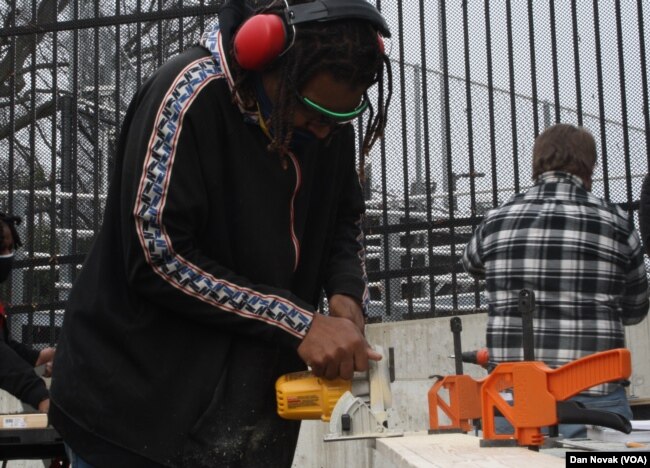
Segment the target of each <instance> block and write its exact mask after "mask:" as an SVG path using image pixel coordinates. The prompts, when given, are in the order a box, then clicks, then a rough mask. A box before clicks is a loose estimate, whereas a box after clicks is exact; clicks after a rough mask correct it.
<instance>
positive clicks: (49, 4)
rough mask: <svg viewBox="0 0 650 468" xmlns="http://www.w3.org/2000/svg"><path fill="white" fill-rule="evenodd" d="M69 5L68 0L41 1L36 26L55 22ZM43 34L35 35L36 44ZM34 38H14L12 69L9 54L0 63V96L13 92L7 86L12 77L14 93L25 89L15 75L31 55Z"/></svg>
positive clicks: (23, 82) (23, 84) (28, 36)
mask: <svg viewBox="0 0 650 468" xmlns="http://www.w3.org/2000/svg"><path fill="white" fill-rule="evenodd" d="M69 3H70V0H43V1H42V2H41V3H40V5H39V6H38V12H37V14H36V21H37V24H40V23H52V22H54V21H55V20H56V17H57V14H58V13H59V12H61V11H63V9H64V8H65V7H66V6H67V5H68V4H69ZM43 37H44V35H43V34H37V35H36V42H37V43H39V42H40V41H41V40H43ZM33 44H34V38H33V37H32V36H30V35H25V36H17V37H16V49H15V54H14V55H15V62H14V63H13V64H14V67H12V58H11V54H7V55H6V56H5V57H4V58H3V59H2V60H1V61H0V96H9V94H10V93H12V92H14V90H13V89H12V88H11V86H9V82H10V77H12V76H14V77H15V79H16V81H15V85H16V90H15V91H16V92H18V91H21V90H22V89H23V88H24V87H25V80H24V79H23V78H22V76H19V75H17V74H16V69H19V68H24V67H25V62H26V61H27V59H28V58H29V56H30V55H32V48H33Z"/></svg>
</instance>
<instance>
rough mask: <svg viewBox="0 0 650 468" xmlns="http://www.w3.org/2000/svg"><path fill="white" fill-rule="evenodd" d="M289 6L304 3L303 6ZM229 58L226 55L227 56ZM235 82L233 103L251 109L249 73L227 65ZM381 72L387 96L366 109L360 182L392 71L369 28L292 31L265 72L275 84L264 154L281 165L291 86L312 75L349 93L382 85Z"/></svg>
mask: <svg viewBox="0 0 650 468" xmlns="http://www.w3.org/2000/svg"><path fill="white" fill-rule="evenodd" d="M289 3H291V4H297V3H306V2H305V1H303V0H294V1H290V2H289ZM283 8H284V2H283V1H279V0H276V1H274V2H272V3H271V4H270V5H269V6H268V7H266V8H263V9H262V10H261V11H260V12H264V13H273V12H278V13H279V12H280V11H281V10H282V9H283ZM231 55H232V52H231ZM232 69H233V74H234V76H235V77H236V79H235V86H234V89H233V98H234V96H235V95H236V94H238V95H239V96H240V97H241V98H242V100H243V101H244V102H248V103H253V102H255V101H256V98H255V87H254V86H255V85H254V83H255V82H254V80H255V72H252V71H247V70H244V69H242V68H241V67H240V66H239V65H238V64H237V61H236V60H234V59H233V60H232ZM384 70H385V71H386V74H387V78H388V80H387V81H388V83H387V84H388V92H387V93H385V94H384V92H383V89H381V88H380V90H379V93H378V97H379V101H380V102H379V104H378V106H377V110H376V111H375V107H374V106H373V105H372V102H371V103H369V104H370V105H369V115H368V117H367V119H368V120H367V123H366V128H365V133H364V138H363V143H362V146H361V155H360V158H359V178H360V179H361V181H362V182H363V181H364V179H365V173H364V169H365V157H366V155H367V154H368V152H369V151H370V149H371V148H372V146H373V144H374V143H375V141H377V139H378V138H381V137H382V136H383V132H384V128H385V127H386V115H387V111H388V105H389V103H390V98H391V94H392V70H391V66H390V60H389V58H388V56H387V55H386V54H385V53H384V52H383V51H382V50H381V47H380V43H379V39H378V36H377V31H376V30H375V28H374V27H373V26H372V24H371V23H369V22H367V21H364V20H357V19H341V20H334V21H326V22H309V23H302V24H298V25H296V34H295V41H294V44H293V46H292V47H291V48H290V49H288V50H287V51H286V52H285V53H284V54H282V55H281V56H280V57H279V58H278V59H276V60H275V61H274V62H273V63H272V64H271V65H270V66H269V67H267V69H266V70H264V71H265V72H272V73H273V72H275V73H278V74H279V76H281V77H283V79H282V80H280V83H279V86H278V89H277V91H276V95H275V96H273V98H274V102H275V104H274V106H273V111H272V114H271V133H272V137H271V138H272V141H271V143H270V144H269V146H268V149H269V151H271V152H276V153H278V154H279V155H280V158H281V159H282V160H283V164H286V161H285V160H286V156H287V154H288V152H289V144H290V142H291V137H292V135H293V130H294V128H293V119H294V114H295V111H296V106H297V105H298V101H297V100H296V99H295V97H294V88H293V87H294V86H295V88H296V89H301V88H302V87H303V86H304V85H305V84H307V83H308V82H309V80H310V79H311V78H313V77H314V76H316V75H317V74H318V73H322V72H327V73H329V74H331V75H332V76H333V78H334V79H335V80H340V81H342V82H347V83H349V84H350V86H351V87H357V86H365V87H366V88H368V87H370V86H371V85H372V84H374V83H376V82H379V83H380V84H381V85H383V83H384V81H383V75H384Z"/></svg>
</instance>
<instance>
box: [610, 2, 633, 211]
mask: <svg viewBox="0 0 650 468" xmlns="http://www.w3.org/2000/svg"><path fill="white" fill-rule="evenodd" d="M614 5H615V6H616V38H617V46H618V47H617V48H618V68H619V74H620V80H619V82H620V84H621V122H622V123H623V156H624V157H623V160H624V161H625V187H626V189H627V203H628V205H627V211H628V214H629V216H630V220H631V219H632V214H633V210H632V168H631V163H630V129H629V125H628V116H627V92H626V83H625V54H624V52H623V25H622V24H621V3H620V2H614Z"/></svg>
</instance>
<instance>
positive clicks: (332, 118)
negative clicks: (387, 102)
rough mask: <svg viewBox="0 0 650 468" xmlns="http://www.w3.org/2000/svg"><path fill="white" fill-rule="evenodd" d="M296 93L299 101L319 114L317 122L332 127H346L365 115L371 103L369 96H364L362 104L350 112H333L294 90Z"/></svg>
mask: <svg viewBox="0 0 650 468" xmlns="http://www.w3.org/2000/svg"><path fill="white" fill-rule="evenodd" d="M294 93H295V95H296V97H297V98H298V101H299V102H300V103H302V105H304V106H305V107H306V108H307V109H309V110H311V111H315V112H316V113H317V114H318V118H317V119H316V120H317V122H318V123H319V124H321V125H327V126H330V127H333V126H337V125H344V124H346V123H349V122H352V121H353V120H354V119H356V118H357V117H359V116H360V115H361V114H363V113H364V112H365V111H366V109H368V106H369V105H370V104H369V101H368V96H367V94H365V93H364V94H363V98H362V99H361V103H360V104H359V105H358V106H357V107H356V108H355V109H354V110H351V111H350V112H334V111H333V110H330V109H327V108H325V107H323V106H321V105H319V104H317V103H315V102H314V101H312V100H311V99H309V98H307V97H305V96H303V95H301V94H300V93H299V92H298V90H297V89H295V88H294Z"/></svg>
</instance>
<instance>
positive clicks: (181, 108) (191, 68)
mask: <svg viewBox="0 0 650 468" xmlns="http://www.w3.org/2000/svg"><path fill="white" fill-rule="evenodd" d="M222 77H223V73H222V71H221V69H220V67H219V66H218V64H217V63H216V62H215V61H214V60H213V59H212V58H210V57H205V58H201V59H199V60H197V61H195V62H193V63H191V64H189V65H188V66H187V67H186V68H185V69H184V70H182V71H181V72H180V73H179V74H178V75H177V77H176V80H175V81H174V83H173V84H172V86H171V87H170V88H169V90H168V92H167V94H166V95H165V98H164V99H163V101H162V104H161V106H160V108H159V110H158V113H157V116H156V121H155V123H154V129H153V131H152V135H151V139H150V141H149V146H148V149H147V154H146V157H145V161H144V165H143V175H142V179H141V181H140V186H139V189H138V196H137V199H136V204H135V207H134V212H133V214H134V217H135V222H136V231H137V233H138V237H139V239H140V243H141V245H142V248H143V250H144V254H145V257H146V259H147V262H148V263H149V264H150V265H151V267H152V268H153V270H154V271H155V272H156V274H158V275H159V276H160V277H161V278H163V279H164V280H165V281H166V282H168V283H169V284H171V285H172V286H173V287H175V288H177V289H179V290H181V291H183V292H184V293H185V294H188V295H190V296H193V297H196V298H199V299H201V300H202V301H204V302H207V303H209V304H212V305H214V306H217V307H219V308H220V309H223V310H227V311H229V312H234V313H236V314H238V315H241V316H243V317H247V318H253V319H256V320H260V321H263V322H266V323H269V324H271V325H274V326H277V327H279V328H281V329H283V330H286V331H287V332H289V333H290V334H292V335H294V336H296V337H299V338H302V337H304V335H305V334H306V333H307V330H308V329H309V325H310V324H311V319H312V316H313V314H312V313H311V312H309V311H307V310H304V309H302V308H299V307H297V306H296V305H295V304H293V303H292V302H290V301H288V300H286V299H284V298H280V297H278V296H274V295H261V294H259V293H257V292H255V291H253V290H251V289H247V288H242V287H239V286H237V285H234V284H232V283H230V282H228V281H225V280H223V279H219V278H216V277H214V276H212V275H210V274H208V273H207V272H205V271H203V270H202V269H200V268H199V267H198V266H196V265H194V264H192V263H191V262H189V261H187V260H186V259H184V258H182V257H181V256H180V255H178V254H176V252H175V251H174V249H173V247H172V242H171V240H170V238H169V236H168V234H167V232H166V230H165V226H164V225H163V223H162V221H161V220H162V214H163V210H164V207H165V202H166V198H167V194H168V189H169V180H170V177H171V172H172V169H173V164H174V158H175V155H176V145H177V141H178V138H179V135H180V131H181V128H182V124H183V117H184V115H185V112H186V111H187V109H188V108H189V106H190V105H191V103H192V102H193V100H194V99H195V98H196V96H197V95H198V93H199V92H200V91H201V90H202V89H203V88H204V87H205V86H206V85H207V84H208V83H209V82H211V81H212V80H215V79H219V78H222Z"/></svg>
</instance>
